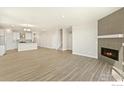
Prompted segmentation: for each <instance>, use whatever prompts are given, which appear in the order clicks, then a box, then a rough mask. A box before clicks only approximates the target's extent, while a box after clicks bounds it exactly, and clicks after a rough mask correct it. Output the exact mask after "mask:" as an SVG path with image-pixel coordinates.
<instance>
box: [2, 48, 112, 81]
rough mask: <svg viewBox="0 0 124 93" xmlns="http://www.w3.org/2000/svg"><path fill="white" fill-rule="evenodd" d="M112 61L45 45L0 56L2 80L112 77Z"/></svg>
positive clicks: (61, 79)
mask: <svg viewBox="0 0 124 93" xmlns="http://www.w3.org/2000/svg"><path fill="white" fill-rule="evenodd" d="M111 67H112V66H111V65H110V64H108V63H106V62H99V61H98V60H96V59H93V58H88V57H83V56H77V55H73V54H71V51H58V50H53V49H47V48H39V49H38V50H32V51H24V52H16V51H15V50H11V51H8V54H7V55H5V56H2V57H0V80H1V81H113V80H114V79H113V78H112V76H111Z"/></svg>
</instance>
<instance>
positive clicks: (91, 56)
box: [72, 51, 98, 59]
mask: <svg viewBox="0 0 124 93" xmlns="http://www.w3.org/2000/svg"><path fill="white" fill-rule="evenodd" d="M72 54H74V55H80V56H85V57H90V58H95V59H98V57H96V56H93V55H87V54H82V53H77V52H74V51H73V52H72Z"/></svg>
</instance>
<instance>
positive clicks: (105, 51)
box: [101, 47, 119, 61]
mask: <svg viewBox="0 0 124 93" xmlns="http://www.w3.org/2000/svg"><path fill="white" fill-rule="evenodd" d="M101 54H102V55H103V56H106V57H108V58H111V59H114V60H116V61H118V60H119V51H118V50H114V49H109V48H103V47H101Z"/></svg>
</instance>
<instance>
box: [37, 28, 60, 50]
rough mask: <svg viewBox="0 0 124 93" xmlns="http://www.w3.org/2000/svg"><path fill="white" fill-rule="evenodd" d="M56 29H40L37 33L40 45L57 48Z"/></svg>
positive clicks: (57, 34)
mask: <svg viewBox="0 0 124 93" xmlns="http://www.w3.org/2000/svg"><path fill="white" fill-rule="evenodd" d="M58 36H59V31H58V29H51V30H49V31H41V32H40V34H39V40H40V41H39V42H40V47H46V48H53V49H57V48H58V47H59V46H58Z"/></svg>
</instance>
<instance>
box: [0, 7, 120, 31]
mask: <svg viewBox="0 0 124 93" xmlns="http://www.w3.org/2000/svg"><path fill="white" fill-rule="evenodd" d="M118 9H119V7H118V8H117V7H89V8H85V7H73V8H71V7H68V8H66V7H63V8H60V7H59V8H57V7H55V8H54V7H46V8H43V7H41V8H29V7H28V8H0V11H1V12H0V22H1V23H7V24H11V25H20V24H30V25H35V26H37V27H40V28H46V29H47V28H50V27H61V26H62V27H63V26H70V25H79V24H83V23H88V22H90V21H96V20H98V19H100V18H102V17H104V16H106V15H108V14H110V13H112V12H114V11H116V10H118Z"/></svg>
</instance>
